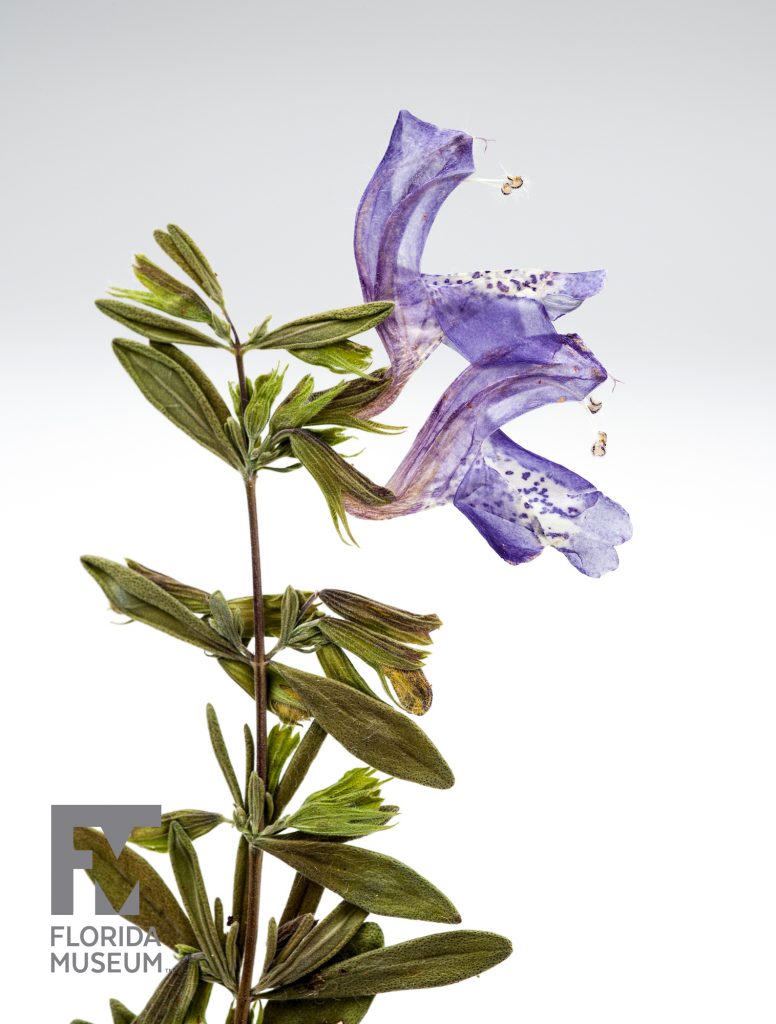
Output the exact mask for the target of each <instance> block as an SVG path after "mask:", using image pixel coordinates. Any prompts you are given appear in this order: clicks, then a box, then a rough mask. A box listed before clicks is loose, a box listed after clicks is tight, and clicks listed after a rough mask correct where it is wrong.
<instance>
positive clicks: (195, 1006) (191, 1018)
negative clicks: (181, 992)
mask: <svg viewBox="0 0 776 1024" xmlns="http://www.w3.org/2000/svg"><path fill="white" fill-rule="evenodd" d="M212 991H213V986H212V984H211V983H210V982H208V981H204V980H203V979H201V978H200V981H199V985H198V986H197V991H196V992H195V993H194V998H193V999H192V1000H191V1003H190V1004H189V1008H188V1010H187V1011H186V1016H185V1017H184V1018H183V1024H206V1021H205V1011H206V1010H207V1006H208V1003H209V1002H210V995H211V993H212Z"/></svg>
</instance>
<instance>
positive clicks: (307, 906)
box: [279, 871, 323, 928]
mask: <svg viewBox="0 0 776 1024" xmlns="http://www.w3.org/2000/svg"><path fill="white" fill-rule="evenodd" d="M322 896H323V886H322V885H318V883H317V882H311V881H310V879H309V878H305V876H304V875H300V874H299V872H298V871H297V873H296V875H295V876H294V881H293V883H292V885H291V891H290V892H289V894H288V899H287V900H286V905H285V907H284V909H283V914H282V916H281V918H280V922H279V924H280V927H281V928H282V927H283V926H284V925H288V924H290V922H291V921H294V920H296V918H297V917H302V916H304V915H305V914H314V913H315V912H316V910H317V909H318V905H319V904H320V902H321V897H322Z"/></svg>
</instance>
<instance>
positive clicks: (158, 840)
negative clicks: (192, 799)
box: [129, 810, 226, 853]
mask: <svg viewBox="0 0 776 1024" xmlns="http://www.w3.org/2000/svg"><path fill="white" fill-rule="evenodd" d="M174 821H177V822H178V824H179V825H180V826H181V827H182V828H183V830H184V832H185V833H186V835H187V836H188V837H189V839H199V837H200V836H204V835H207V833H208V832H212V830H213V829H214V828H216V827H217V826H218V825H221V824H223V822H225V821H226V818H225V817H224V816H223V815H222V814H216V813H215V812H214V811H194V810H183V811H169V812H168V813H166V814H163V815H162V824H161V825H160V826H159V828H152V827H142V828H135V829H133V830H132V831H131V832H130V834H129V842H130V843H135V845H136V846H142V847H143V848H144V849H146V850H154V851H155V852H156V853H167V850H168V849H169V846H170V826H171V825H172V823H173V822H174Z"/></svg>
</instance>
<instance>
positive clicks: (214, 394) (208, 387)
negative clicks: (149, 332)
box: [151, 341, 231, 426]
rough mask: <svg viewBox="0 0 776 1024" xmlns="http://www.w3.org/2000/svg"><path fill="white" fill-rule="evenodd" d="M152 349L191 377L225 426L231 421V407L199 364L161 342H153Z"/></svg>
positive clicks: (177, 349)
mask: <svg viewBox="0 0 776 1024" xmlns="http://www.w3.org/2000/svg"><path fill="white" fill-rule="evenodd" d="M151 348H152V349H154V350H155V351H156V352H161V353H162V355H164V356H167V357H168V358H169V359H172V360H173V361H174V362H176V363H177V364H178V366H180V368H181V369H182V370H183V371H184V372H185V373H187V374H188V375H189V377H191V378H192V379H193V381H194V383H195V384H196V385H197V386H198V387H199V389H200V391H201V392H202V394H203V395H204V396H205V398H206V399H207V402H208V404H209V405H210V408H211V409H212V410H213V412H214V413H215V416H216V419H217V420H218V422H219V423H220V424H221V425H222V426H223V425H224V424H225V423H226V421H227V420H228V419H229V417H230V415H231V413H230V412H229V406H228V405H227V404H226V402H225V401H224V400H223V398H222V397H221V394H220V392H219V390H218V388H217V387H216V386H215V384H214V383H213V381H212V380H211V379H210V377H208V375H207V374H206V373H205V371H204V370H203V369H202V367H201V366H200V365H199V363H195V362H194V360H193V359H191V358H190V357H189V356H187V355H186V353H185V352H182V351H181V350H180V349H179V348H176V347H175V345H167V344H163V343H162V342H160V341H152V342H151Z"/></svg>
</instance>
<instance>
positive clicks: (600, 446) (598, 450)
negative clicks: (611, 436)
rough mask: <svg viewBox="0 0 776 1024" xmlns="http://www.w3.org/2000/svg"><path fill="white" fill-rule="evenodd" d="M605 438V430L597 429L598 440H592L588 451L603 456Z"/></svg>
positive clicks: (604, 452)
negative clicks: (592, 442)
mask: <svg viewBox="0 0 776 1024" xmlns="http://www.w3.org/2000/svg"><path fill="white" fill-rule="evenodd" d="M607 440H608V439H607V436H606V434H605V432H604V431H603V430H599V431H598V440H597V441H595V442H594V444H593V446H592V447H591V449H590V451H591V452H592V453H593V455H596V456H598V457H599V458H603V456H604V455H606V442H607Z"/></svg>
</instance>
